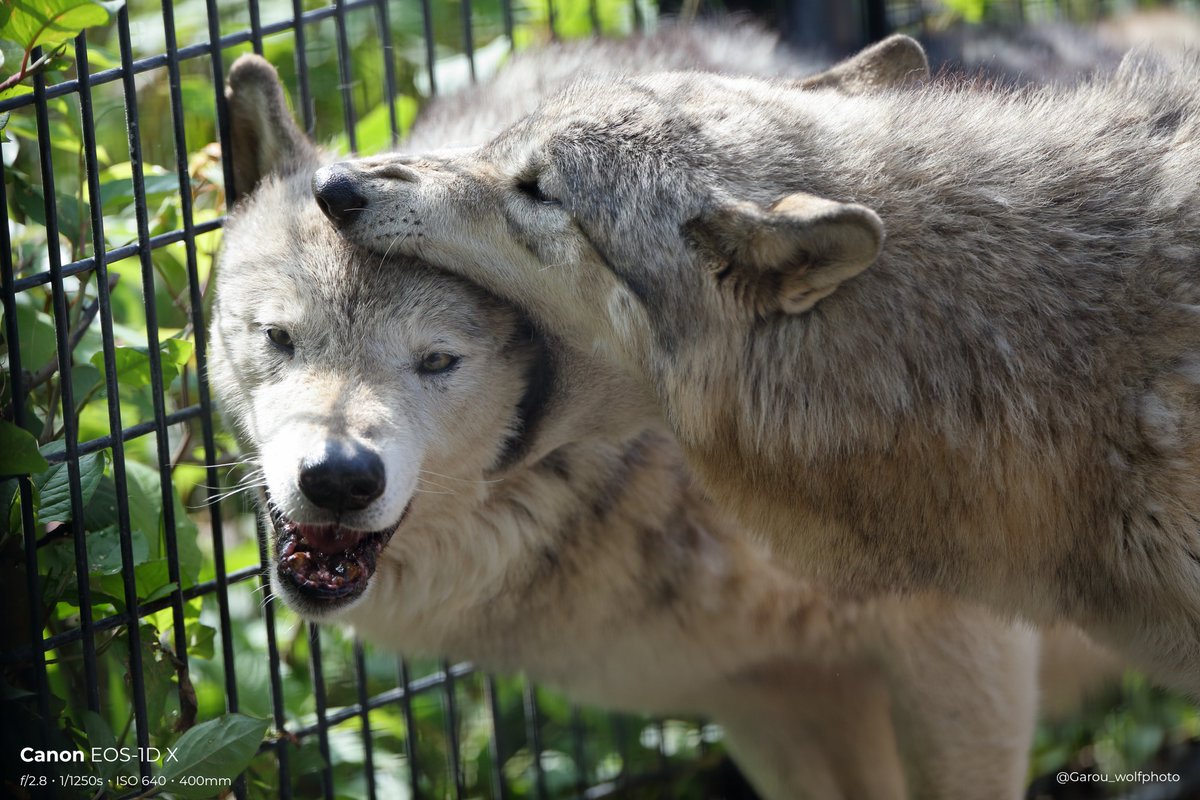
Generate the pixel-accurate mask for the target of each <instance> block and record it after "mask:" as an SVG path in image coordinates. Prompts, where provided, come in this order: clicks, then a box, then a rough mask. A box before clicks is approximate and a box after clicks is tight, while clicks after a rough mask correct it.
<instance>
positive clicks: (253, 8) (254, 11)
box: [167, 0, 263, 56]
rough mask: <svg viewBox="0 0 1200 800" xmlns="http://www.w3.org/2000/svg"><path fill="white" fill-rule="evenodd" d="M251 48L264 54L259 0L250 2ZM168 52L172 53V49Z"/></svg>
mask: <svg viewBox="0 0 1200 800" xmlns="http://www.w3.org/2000/svg"><path fill="white" fill-rule="evenodd" d="M250 46H251V47H253V48H254V52H256V53H258V54H259V55H260V56H261V55H262V54H263V33H262V13H261V12H260V11H259V8H258V0H250ZM167 52H168V53H170V52H171V51H170V48H168V49H167Z"/></svg>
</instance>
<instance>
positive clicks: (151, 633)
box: [141, 625, 175, 730]
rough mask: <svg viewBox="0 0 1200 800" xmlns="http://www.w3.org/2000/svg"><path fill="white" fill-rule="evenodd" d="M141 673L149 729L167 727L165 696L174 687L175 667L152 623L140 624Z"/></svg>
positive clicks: (168, 694)
mask: <svg viewBox="0 0 1200 800" xmlns="http://www.w3.org/2000/svg"><path fill="white" fill-rule="evenodd" d="M141 633H142V675H143V677H144V678H145V681H146V717H147V719H148V720H149V721H150V725H151V730H155V729H158V728H167V727H169V720H167V719H166V717H165V715H166V711H167V698H168V697H169V696H170V694H171V692H172V691H173V690H174V689H175V667H174V666H173V665H172V664H171V661H170V659H169V658H167V655H166V654H165V653H164V652H163V650H162V647H160V646H159V644H158V631H157V630H155V628H154V626H153V625H142V627H141Z"/></svg>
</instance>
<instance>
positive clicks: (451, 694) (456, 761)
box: [442, 661, 464, 800]
mask: <svg viewBox="0 0 1200 800" xmlns="http://www.w3.org/2000/svg"><path fill="white" fill-rule="evenodd" d="M442 680H443V683H442V712H443V713H444V714H445V715H446V740H447V745H448V746H447V747H446V750H447V751H448V752H447V754H446V756H447V760H448V761H449V762H450V763H449V767H450V778H451V779H452V780H453V781H454V798H455V800H462V797H463V794H464V787H463V773H462V759H461V758H460V755H461V754H460V753H459V752H458V740H459V736H458V698H457V697H456V696H455V689H454V686H455V683H454V674H453V673H452V672H451V671H450V662H449V661H443V662H442Z"/></svg>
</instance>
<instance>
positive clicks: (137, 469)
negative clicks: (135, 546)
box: [125, 461, 162, 558]
mask: <svg viewBox="0 0 1200 800" xmlns="http://www.w3.org/2000/svg"><path fill="white" fill-rule="evenodd" d="M125 478H126V486H127V487H128V489H129V526H130V527H131V528H133V529H134V530H135V531H141V532H142V533H144V534H146V540H147V541H148V542H149V544H150V557H151V558H160V557H161V556H162V553H161V552H160V546H159V541H160V540H161V539H162V536H161V532H162V522H161V519H162V488H161V485H160V483H159V476H158V470H156V469H154V468H153V467H148V466H146V465H145V464H140V463H138V462H137V461H126V462H125Z"/></svg>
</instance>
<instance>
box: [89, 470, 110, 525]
mask: <svg viewBox="0 0 1200 800" xmlns="http://www.w3.org/2000/svg"><path fill="white" fill-rule="evenodd" d="M116 524H117V485H116V484H115V483H114V482H113V479H112V478H110V477H108V476H107V475H105V476H103V477H102V478H100V484H99V485H98V486H97V487H96V492H95V494H93V495H92V500H91V502H89V503H88V504H87V505H86V506H85V507H84V509H83V527H84V529H85V530H89V531H98V530H101V529H102V528H107V527H109V526H110V525H116Z"/></svg>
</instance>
